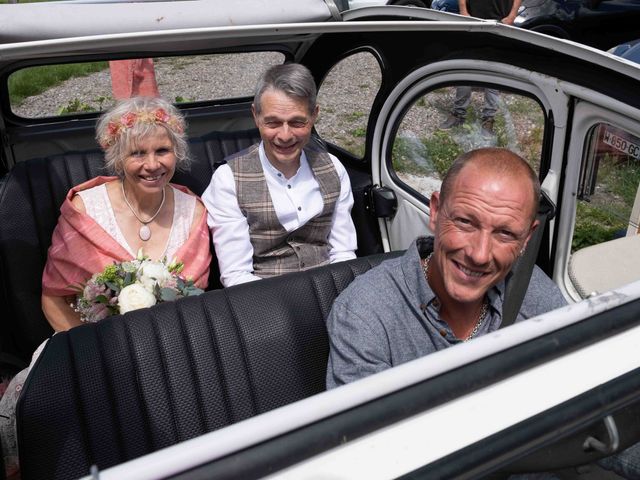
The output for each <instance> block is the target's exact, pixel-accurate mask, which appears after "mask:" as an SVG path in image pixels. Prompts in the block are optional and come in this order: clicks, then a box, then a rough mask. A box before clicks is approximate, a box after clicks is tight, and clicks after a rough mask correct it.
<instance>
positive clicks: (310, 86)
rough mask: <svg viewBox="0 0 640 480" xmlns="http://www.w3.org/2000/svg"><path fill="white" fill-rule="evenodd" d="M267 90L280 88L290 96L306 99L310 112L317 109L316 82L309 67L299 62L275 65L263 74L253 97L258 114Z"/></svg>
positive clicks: (279, 89)
mask: <svg viewBox="0 0 640 480" xmlns="http://www.w3.org/2000/svg"><path fill="white" fill-rule="evenodd" d="M267 90H278V91H281V92H284V93H285V94H286V95H287V96H289V97H296V98H301V99H304V100H306V101H307V106H308V108H309V114H313V112H314V111H315V109H316V82H315V81H314V79H313V75H311V72H310V71H309V69H308V68H307V67H305V66H304V65H301V64H299V63H285V64H282V65H275V66H273V67H271V68H269V69H268V70H267V71H266V72H264V73H263V74H262V76H261V77H260V79H259V80H258V84H257V85H256V93H255V96H254V98H253V108H254V109H255V112H256V114H258V115H259V114H260V112H261V109H262V106H261V104H260V101H261V99H262V94H263V93H264V92H265V91H267Z"/></svg>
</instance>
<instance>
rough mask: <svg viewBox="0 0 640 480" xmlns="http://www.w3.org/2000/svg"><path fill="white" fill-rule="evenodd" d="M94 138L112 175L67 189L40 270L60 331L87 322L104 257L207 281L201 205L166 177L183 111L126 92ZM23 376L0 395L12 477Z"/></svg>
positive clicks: (178, 150) (182, 146) (181, 145)
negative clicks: (90, 293) (88, 289)
mask: <svg viewBox="0 0 640 480" xmlns="http://www.w3.org/2000/svg"><path fill="white" fill-rule="evenodd" d="M96 138H97V140H98V143H99V144H100V146H101V147H102V149H103V150H104V154H105V167H106V169H107V170H108V171H110V173H112V174H113V176H105V177H102V176H101V177H96V178H94V179H92V180H89V181H87V182H85V183H83V184H81V185H78V186H76V187H74V188H72V189H71V190H70V191H69V193H68V194H67V197H66V199H65V201H64V203H63V205H62V207H61V209H60V218H59V219H58V224H57V226H56V228H55V230H54V232H53V237H52V242H51V247H50V248H49V252H48V258H47V264H46V266H45V270H44V274H43V278H42V292H43V293H42V309H43V311H44V314H45V317H46V318H47V320H48V321H49V323H50V324H51V326H52V327H53V329H54V330H55V331H56V332H59V331H64V330H68V329H70V328H72V327H74V326H77V325H80V324H81V323H82V322H83V320H84V318H83V317H82V316H81V314H80V309H79V308H77V304H76V302H77V295H78V292H79V289H81V288H82V286H83V285H85V284H87V282H88V281H89V280H92V279H95V274H97V273H99V272H102V271H103V270H104V269H105V267H107V266H108V265H113V264H119V263H123V262H124V263H126V264H128V263H129V262H135V261H140V258H141V255H142V253H140V252H143V257H144V259H145V262H146V261H147V260H148V261H154V260H155V261H161V260H163V259H167V261H169V262H170V266H171V267H172V268H175V265H176V263H178V262H181V263H182V264H184V266H183V267H181V268H182V270H181V271H180V276H181V278H185V279H188V280H190V281H191V282H192V283H193V284H194V286H195V287H198V288H200V289H204V288H206V286H207V280H208V276H209V265H210V263H211V253H210V247H209V245H210V241H209V229H208V227H207V223H206V215H205V208H204V205H203V204H202V202H201V201H200V199H199V198H197V197H196V196H195V195H194V194H193V193H191V192H190V191H189V190H188V189H187V188H185V187H181V186H178V185H174V184H170V183H169V181H170V180H171V177H172V176H173V174H174V172H175V171H176V169H184V168H187V167H188V164H189V160H190V159H189V155H188V146H187V140H186V134H185V122H184V119H183V117H182V116H181V114H180V113H179V112H178V110H177V109H176V108H175V107H174V106H173V105H172V104H170V103H169V102H167V101H165V100H163V99H160V98H152V97H134V98H131V99H126V100H122V101H120V102H119V103H117V104H116V105H115V106H114V107H113V108H112V109H110V110H108V111H107V112H105V113H104V114H103V115H102V117H101V118H100V119H99V121H98V125H97V132H96ZM123 311H124V310H123ZM105 316H106V313H105ZM94 320H95V318H94ZM43 346H44V344H43V345H41V346H40V347H39V348H38V350H37V351H36V353H35V354H34V356H33V360H32V364H33V362H34V361H35V359H36V358H37V355H38V353H39V351H40V350H41V349H42V347H43ZM27 374H28V369H26V370H24V371H22V372H20V373H19V374H18V375H16V377H14V379H13V380H12V381H11V384H10V385H9V387H8V388H7V391H6V392H5V394H4V396H3V397H2V400H1V401H0V417H5V419H3V418H0V434H1V436H2V450H3V452H2V453H3V456H4V462H5V470H6V472H7V476H8V478H18V477H17V475H19V470H18V456H17V444H16V437H15V405H16V402H17V399H18V397H19V393H20V390H21V389H22V385H23V383H24V381H25V379H26V376H27ZM7 419H8V420H7Z"/></svg>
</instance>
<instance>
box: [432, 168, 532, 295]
mask: <svg viewBox="0 0 640 480" xmlns="http://www.w3.org/2000/svg"><path fill="white" fill-rule="evenodd" d="M430 207H431V218H430V227H431V229H432V230H433V231H434V232H435V238H434V256H433V258H432V260H431V268H432V269H433V271H434V274H435V275H436V276H437V279H436V285H440V286H441V290H443V291H441V292H437V293H438V296H439V297H441V298H440V299H441V300H442V301H443V302H460V303H467V304H468V303H472V302H477V301H479V300H481V299H482V298H483V297H484V295H485V293H486V292H487V290H489V289H490V288H491V287H492V286H494V285H495V284H497V283H498V282H500V281H501V280H502V279H503V278H504V277H505V276H506V275H507V273H508V272H509V270H510V269H511V266H512V265H513V263H514V262H515V260H516V259H517V258H518V254H519V253H520V251H521V249H522V248H524V247H525V245H526V242H527V241H528V240H529V237H530V235H531V232H532V231H533V230H532V227H534V226H535V225H532V222H531V218H532V210H533V208H534V207H533V202H532V195H531V189H530V188H528V187H527V180H524V179H521V178H518V177H516V176H513V175H508V174H507V175H505V174H502V175H498V174H496V173H495V172H493V173H485V172H483V171H482V169H481V168H480V167H479V166H478V165H476V164H474V163H473V162H471V163H469V164H467V165H466V166H465V167H464V168H463V169H462V170H461V171H460V173H459V174H458V176H457V178H456V179H455V180H454V183H453V184H452V188H451V191H450V193H449V195H448V197H447V198H446V199H444V202H443V203H441V202H440V197H439V193H437V192H436V193H434V194H433V196H432V198H431V205H430Z"/></svg>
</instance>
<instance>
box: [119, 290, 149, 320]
mask: <svg viewBox="0 0 640 480" xmlns="http://www.w3.org/2000/svg"><path fill="white" fill-rule="evenodd" d="M155 304H156V297H155V296H154V295H153V294H152V293H151V292H150V291H149V290H147V289H146V288H145V287H144V286H143V285H141V284H140V283H132V284H131V285H127V286H126V287H124V288H123V289H122V290H121V291H120V295H118V307H119V308H120V313H121V314H124V313H127V312H130V311H131V310H137V309H138V308H146V307H151V306H152V305H155Z"/></svg>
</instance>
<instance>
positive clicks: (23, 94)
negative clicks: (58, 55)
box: [0, 0, 109, 105]
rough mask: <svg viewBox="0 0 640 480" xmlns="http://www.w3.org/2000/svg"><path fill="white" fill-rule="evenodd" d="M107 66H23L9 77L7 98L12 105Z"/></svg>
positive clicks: (94, 64) (93, 64)
mask: <svg viewBox="0 0 640 480" xmlns="http://www.w3.org/2000/svg"><path fill="white" fill-rule="evenodd" d="M0 1H1V0H0ZM108 67H109V65H108V63H107V62H92V63H74V64H66V65H47V66H41V67H31V68H25V69H23V70H19V71H17V72H15V73H13V74H12V75H11V76H10V77H9V99H10V101H11V104H12V105H19V104H20V103H21V102H22V101H23V100H24V99H25V98H27V97H30V96H32V95H38V94H40V93H42V92H44V91H45V90H47V89H49V88H51V87H55V86H56V85H58V84H60V83H62V82H64V81H65V80H68V79H69V78H72V77H84V76H87V75H89V74H91V73H94V72H99V71H101V70H104V69H106V68H108Z"/></svg>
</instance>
